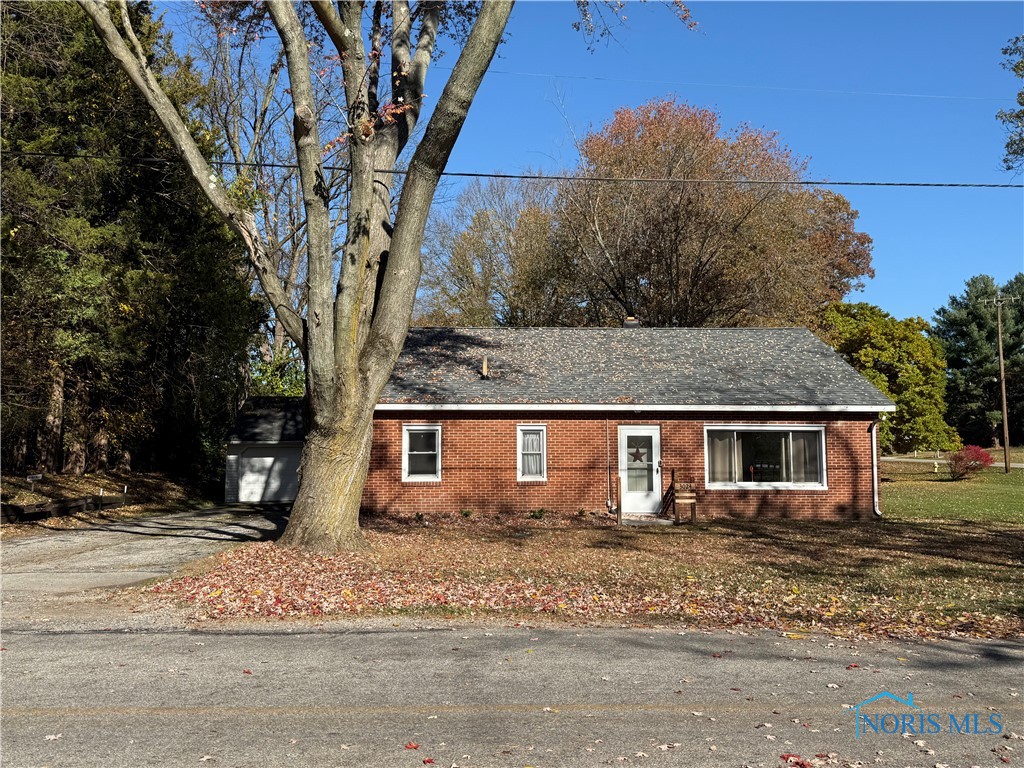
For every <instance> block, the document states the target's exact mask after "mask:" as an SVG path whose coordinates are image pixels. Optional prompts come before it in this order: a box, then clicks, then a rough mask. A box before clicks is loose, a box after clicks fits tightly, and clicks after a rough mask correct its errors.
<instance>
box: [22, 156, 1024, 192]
mask: <svg viewBox="0 0 1024 768" xmlns="http://www.w3.org/2000/svg"><path fill="white" fill-rule="evenodd" d="M5 154H7V155H15V156H18V157H59V158H63V159H67V160H119V161H121V162H127V163H129V164H133V165H147V164H151V163H165V164H170V163H176V162H179V161H178V160H172V159H168V158H166V157H134V158H117V157H113V156H111V155H90V154H80V155H72V154H64V153H60V152H17V151H10V152H6V153H5ZM210 163H211V164H212V165H219V166H225V165H229V166H231V165H233V166H240V167H245V168H280V169H291V170H294V169H297V168H298V167H299V166H298V165H297V164H295V163H247V162H238V163H236V162H233V161H230V160H211V161H210ZM323 170H325V171H348V170H349V168H348V166H345V165H325V166H323ZM374 172H375V173H380V174H392V175H395V176H405V175H407V174H408V173H409V171H407V170H402V169H399V168H374ZM441 175H442V176H448V177H451V178H464V179H511V180H520V181H571V182H587V183H590V182H595V183H611V182H618V183H631V184H748V185H761V186H773V185H774V186H786V185H789V186H813V187H909V188H940V189H1024V184H985V183H980V182H945V181H943V182H940V181H828V180H827V179H808V180H804V181H798V180H790V179H782V180H777V179H707V178H696V179H690V178H649V177H647V178H645V177H620V176H567V175H559V174H550V175H549V174H527V173H484V172H482V171H444V172H443V173H442V174H441Z"/></svg>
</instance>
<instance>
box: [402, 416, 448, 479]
mask: <svg viewBox="0 0 1024 768" xmlns="http://www.w3.org/2000/svg"><path fill="white" fill-rule="evenodd" d="M402 479H403V480H440V479H441V425H440V424H404V425H402Z"/></svg>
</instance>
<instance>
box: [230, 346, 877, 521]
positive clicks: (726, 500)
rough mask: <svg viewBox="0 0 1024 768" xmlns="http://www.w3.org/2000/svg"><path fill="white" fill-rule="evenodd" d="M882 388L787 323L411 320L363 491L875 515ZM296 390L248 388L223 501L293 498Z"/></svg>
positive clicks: (552, 505) (378, 421)
mask: <svg viewBox="0 0 1024 768" xmlns="http://www.w3.org/2000/svg"><path fill="white" fill-rule="evenodd" d="M893 410H895V406H894V405H893V404H892V402H891V401H890V400H889V399H888V398H887V397H885V396H884V395H883V394H882V393H881V392H879V391H878V390H877V389H876V388H875V387H874V386H873V385H871V384H870V383H869V382H868V381H867V380H866V379H864V378H863V377H862V376H861V375H860V374H859V373H857V372H856V371H855V370H854V369H853V368H851V367H850V366H849V365H848V364H847V363H846V362H845V361H843V360H842V358H840V357H839V356H838V355H837V354H836V353H835V352H834V351H833V350H832V349H830V348H829V347H828V346H827V345H825V344H823V343H822V342H821V341H819V340H818V339H817V338H816V337H815V336H814V335H813V334H811V333H810V332H809V331H807V330H805V329H801V328H772V329H763V328H757V329H754V328H730V329H692V328H473V329H463V328H421V329H412V330H411V331H410V332H409V336H408V339H407V341H406V345H405V348H404V349H403V352H402V355H401V357H400V358H399V360H398V363H397V365H396V366H395V370H394V373H393V374H392V378H391V381H390V383H389V384H388V386H387V388H386V389H385V391H384V394H383V396H382V397H381V400H380V403H379V404H378V406H377V409H376V416H375V419H374V438H373V448H372V453H371V460H370V468H369V475H368V478H367V482H366V488H365V490H364V493H363V506H364V508H366V509H372V510H375V511H379V512H386V511H389V510H390V511H402V512H412V511H422V512H432V511H449V512H450V511H457V510H460V509H470V510H473V511H478V512H523V511H526V510H531V509H537V508H541V507H543V508H545V509H548V510H551V511H553V512H559V513H574V512H576V511H578V510H580V509H584V510H588V511H591V510H597V509H615V508H618V507H619V506H620V505H621V508H622V511H623V513H624V514H628V515H653V514H656V513H657V512H658V510H659V508H660V506H661V502H662V497H663V494H664V492H665V490H666V489H667V488H668V486H669V478H670V477H671V476H672V474H673V472H674V474H675V477H676V479H677V481H681V482H687V483H691V484H692V486H693V487H694V488H695V489H696V492H697V497H698V507H699V509H700V514H701V516H702V517H703V516H717V515H731V516H755V515H757V516H781V517H801V518H823V519H839V518H856V517H868V516H870V515H872V514H873V513H874V514H878V465H877V441H876V436H875V429H876V426H877V420H878V419H879V418H884V416H883V415H882V414H884V413H886V412H891V411H893ZM301 413H302V410H301V402H300V401H298V400H287V399H281V398H276V399H274V398H255V399H253V400H252V401H251V402H250V403H248V404H247V407H246V408H245V409H243V412H242V414H241V416H240V417H239V421H238V424H237V425H236V429H235V431H234V433H233V435H232V437H231V442H230V444H229V446H228V461H227V479H226V484H225V496H226V500H227V501H229V502H234V501H243V502H261V501H286V500H290V499H293V498H294V495H295V488H296V480H295V471H296V468H297V467H298V457H299V452H300V450H301V444H302V417H301Z"/></svg>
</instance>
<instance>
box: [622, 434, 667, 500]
mask: <svg viewBox="0 0 1024 768" xmlns="http://www.w3.org/2000/svg"><path fill="white" fill-rule="evenodd" d="M619 482H620V487H621V488H622V502H621V503H622V512H623V513H624V514H631V515H637V514H639V515H656V514H658V507H659V506H660V505H661V427H658V426H633V425H630V426H620V427H619Z"/></svg>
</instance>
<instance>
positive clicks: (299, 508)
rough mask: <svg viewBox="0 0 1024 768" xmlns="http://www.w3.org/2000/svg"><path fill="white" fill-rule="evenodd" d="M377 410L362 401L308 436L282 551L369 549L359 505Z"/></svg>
mask: <svg viewBox="0 0 1024 768" xmlns="http://www.w3.org/2000/svg"><path fill="white" fill-rule="evenodd" d="M373 408H374V403H372V402H363V403H361V404H360V405H358V406H356V407H355V408H352V409H349V410H348V411H347V413H345V415H344V418H343V419H341V420H340V421H339V423H337V424H330V423H328V424H325V425H323V427H321V428H320V429H317V430H315V431H312V432H310V433H309V434H308V435H307V437H306V442H305V445H303V447H302V464H301V467H302V469H301V472H300V478H299V492H298V495H297V496H296V498H295V503H294V504H293V505H292V511H291V518H290V519H289V521H288V528H287V530H285V533H284V535H283V536H282V537H281V539H280V541H279V543H280V544H281V545H282V546H285V547H301V548H302V549H306V550H311V551H315V552H324V553H328V552H337V551H338V550H356V549H367V548H368V545H367V543H366V541H365V539H363V534H362V532H361V531H360V530H359V505H360V502H361V500H362V496H363V485H364V484H365V483H366V473H367V469H368V467H369V463H370V445H371V443H372V441H373ZM354 410H356V411H358V413H353V411H354Z"/></svg>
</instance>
